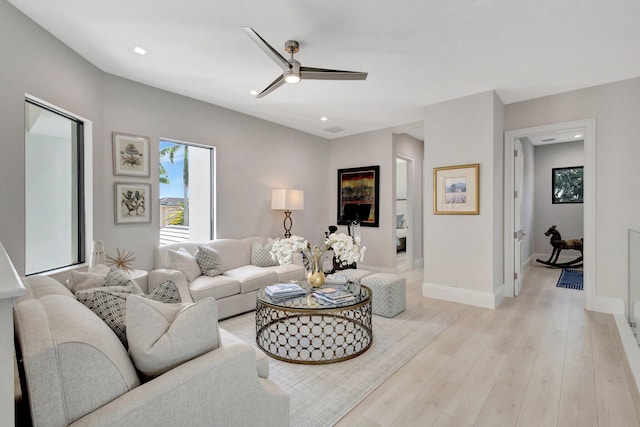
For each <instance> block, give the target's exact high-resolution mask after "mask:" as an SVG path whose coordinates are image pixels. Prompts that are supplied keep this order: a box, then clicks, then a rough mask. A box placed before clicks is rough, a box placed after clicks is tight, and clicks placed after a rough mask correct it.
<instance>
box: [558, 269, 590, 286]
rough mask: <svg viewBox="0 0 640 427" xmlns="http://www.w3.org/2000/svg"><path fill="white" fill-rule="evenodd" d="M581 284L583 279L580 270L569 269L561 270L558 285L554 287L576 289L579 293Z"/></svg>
mask: <svg viewBox="0 0 640 427" xmlns="http://www.w3.org/2000/svg"><path fill="white" fill-rule="evenodd" d="M583 283H584V278H583V274H582V270H573V269H569V268H563V269H562V273H561V274H560V278H559V279H558V283H557V284H556V287H558V288H567V289H576V290H578V291H581V290H582V285H583Z"/></svg>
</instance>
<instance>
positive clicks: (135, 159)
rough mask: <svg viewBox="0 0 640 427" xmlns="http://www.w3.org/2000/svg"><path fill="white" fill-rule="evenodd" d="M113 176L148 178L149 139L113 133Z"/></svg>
mask: <svg viewBox="0 0 640 427" xmlns="http://www.w3.org/2000/svg"><path fill="white" fill-rule="evenodd" d="M112 136H113V174H114V175H125V176H149V137H147V136H139V135H128V134H123V133H118V132H113V134H112Z"/></svg>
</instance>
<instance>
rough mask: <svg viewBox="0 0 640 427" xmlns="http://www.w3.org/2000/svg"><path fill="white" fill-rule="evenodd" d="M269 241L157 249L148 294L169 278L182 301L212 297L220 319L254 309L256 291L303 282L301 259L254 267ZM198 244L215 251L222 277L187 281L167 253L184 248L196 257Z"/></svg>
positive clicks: (214, 242)
mask: <svg viewBox="0 0 640 427" xmlns="http://www.w3.org/2000/svg"><path fill="white" fill-rule="evenodd" d="M269 241H270V239H268V238H267V237H247V238H244V239H216V240H210V241H208V242H181V243H171V244H169V245H165V246H159V247H158V248H156V249H155V269H154V270H152V271H150V272H149V277H148V284H149V291H151V290H152V289H153V288H154V287H156V286H158V285H159V284H160V283H162V282H164V281H165V280H168V279H171V280H173V281H174V282H175V283H176V285H177V286H178V290H179V291H180V296H181V298H182V301H199V300H201V299H204V298H207V297H213V298H215V299H216V301H217V302H218V317H219V318H220V319H225V318H227V317H231V316H235V315H237V314H241V313H245V312H248V311H251V310H254V309H255V308H256V292H257V291H258V289H260V288H261V287H264V286H268V285H272V284H274V283H279V282H288V281H290V280H302V279H304V277H305V269H304V266H303V265H302V258H301V257H299V258H298V259H296V260H295V262H294V263H293V264H286V265H269V266H259V265H255V264H256V263H257V262H256V258H259V257H257V255H262V256H261V258H262V259H263V260H264V258H265V254H266V251H268V244H269ZM254 242H255V244H254ZM200 245H206V246H208V247H210V248H213V249H215V250H216V251H217V252H218V254H219V255H220V258H221V260H222V265H221V267H220V271H221V272H222V274H220V275H217V276H213V277H210V276H205V275H198V276H197V277H195V278H193V279H192V280H188V279H187V275H186V274H185V272H184V271H181V270H179V269H177V268H176V265H175V261H174V260H173V259H172V258H171V256H170V254H169V251H177V250H179V249H180V248H184V249H185V250H186V251H188V252H189V253H190V254H191V255H195V253H196V251H197V250H198V246H200ZM259 252H261V253H259ZM252 261H253V262H252ZM272 263H273V264H276V263H275V262H272ZM260 264H264V263H260Z"/></svg>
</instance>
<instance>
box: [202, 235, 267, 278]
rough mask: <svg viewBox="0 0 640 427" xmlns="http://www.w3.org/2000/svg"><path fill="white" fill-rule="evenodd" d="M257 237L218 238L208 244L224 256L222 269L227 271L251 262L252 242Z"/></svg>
mask: <svg viewBox="0 0 640 427" xmlns="http://www.w3.org/2000/svg"><path fill="white" fill-rule="evenodd" d="M253 240H255V239H216V240H211V241H209V242H207V246H209V247H211V248H213V249H215V250H216V251H218V253H219V254H220V256H221V257H222V266H221V267H220V270H222V271H223V272H224V271H227V270H232V269H234V268H238V267H241V266H243V265H250V264H251V244H252V243H253Z"/></svg>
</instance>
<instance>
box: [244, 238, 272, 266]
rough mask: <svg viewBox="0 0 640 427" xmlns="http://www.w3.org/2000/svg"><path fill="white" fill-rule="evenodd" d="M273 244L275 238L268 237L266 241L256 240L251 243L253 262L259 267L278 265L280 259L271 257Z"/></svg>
mask: <svg viewBox="0 0 640 427" xmlns="http://www.w3.org/2000/svg"><path fill="white" fill-rule="evenodd" d="M271 246H273V239H268V240H267V242H266V243H262V242H259V241H258V240H254V241H253V244H252V245H251V264H253V265H257V266H258V267H270V266H273V265H278V261H276V260H274V259H273V258H271Z"/></svg>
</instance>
